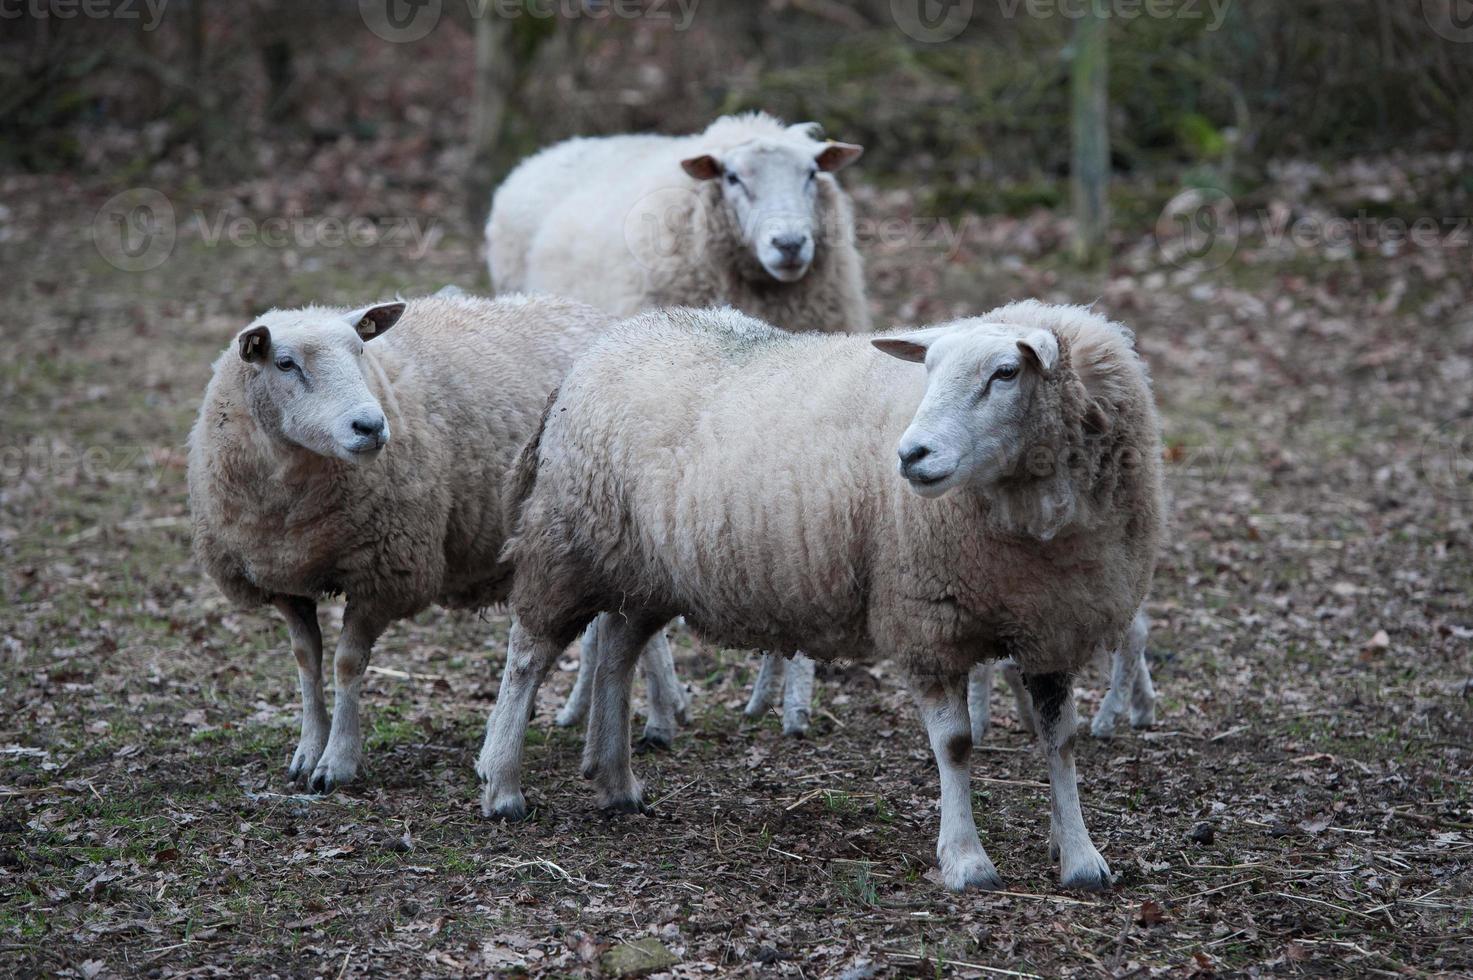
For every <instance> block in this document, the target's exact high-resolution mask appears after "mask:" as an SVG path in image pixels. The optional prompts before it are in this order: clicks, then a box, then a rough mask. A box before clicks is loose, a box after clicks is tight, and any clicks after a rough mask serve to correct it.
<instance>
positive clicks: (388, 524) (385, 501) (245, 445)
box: [189, 296, 612, 620]
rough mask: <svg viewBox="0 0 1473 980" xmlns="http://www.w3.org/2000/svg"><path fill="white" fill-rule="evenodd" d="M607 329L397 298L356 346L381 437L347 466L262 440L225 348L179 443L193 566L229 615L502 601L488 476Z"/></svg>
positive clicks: (536, 303) (585, 310) (507, 305)
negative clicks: (286, 601) (308, 606)
mask: <svg viewBox="0 0 1473 980" xmlns="http://www.w3.org/2000/svg"><path fill="white" fill-rule="evenodd" d="M611 320H612V318H611V317H609V316H608V315H607V314H605V313H603V312H600V311H598V310H595V309H593V308H591V307H587V306H584V305H582V304H579V303H574V302H570V301H567V300H561V299H555V298H551V297H519V296H512V297H505V298H502V299H499V300H496V301H487V300H481V299H473V298H429V299H421V300H414V301H411V302H410V303H409V305H408V308H407V309H406V310H405V312H404V314H403V316H402V317H401V318H400V320H399V322H398V323H397V324H396V325H395V326H394V328H393V330H391V331H390V332H389V333H387V334H385V335H384V336H383V337H381V338H378V339H376V340H374V341H373V342H372V343H369V344H367V345H366V346H365V350H364V355H363V357H364V362H365V374H366V375H367V377H368V379H369V388H370V390H371V391H372V392H373V394H374V396H375V397H376V398H377V399H378V400H379V403H380V404H381V405H382V407H383V409H384V412H385V414H386V416H387V418H388V423H389V429H390V431H391V432H392V433H393V436H392V439H391V441H390V443H389V445H388V446H387V447H385V449H384V451H383V452H382V453H381V454H380V456H379V458H378V459H376V460H373V461H372V462H369V463H365V464H359V465H354V464H350V463H347V462H344V461H341V460H338V459H335V458H327V457H323V456H320V455H317V454H314V453H311V452H309V451H307V450H305V449H302V448H300V447H297V446H293V445H290V444H288V443H285V442H284V441H282V440H280V439H276V438H273V437H272V436H271V435H270V434H269V433H268V430H267V429H265V428H263V426H262V425H261V423H260V418H261V412H262V411H263V407H262V406H256V407H255V409H254V410H253V407H252V405H251V404H250V397H249V394H248V388H249V380H250V378H251V376H252V368H251V367H250V366H249V365H247V364H245V363H244V362H242V361H241V359H240V357H239V356H238V355H237V352H236V348H235V346H234V345H232V346H231V347H230V348H229V349H228V350H227V351H226V352H225V353H224V354H222V355H221V356H220V358H219V359H218V360H217V361H216V362H215V366H214V377H213V378H212V379H211V381H210V384H209V387H208V388H207V390H206V393H205V400H204V405H203V407H202V408H201V410H200V414H199V419H198V421H197V422H196V423H195V426H194V429H193V431H192V432H191V433H190V439H189V441H190V450H189V498H190V508H191V511H192V513H193V515H194V550H195V554H196V556H197V558H198V560H199V561H200V562H201V564H202V565H203V566H204V568H205V570H206V571H207V572H208V573H209V575H210V577H211V578H213V579H214V580H215V581H216V582H217V583H218V584H219V586H220V588H221V589H222V590H223V591H224V592H225V594H226V595H227V596H228V597H229V598H231V599H232V600H234V601H235V602H237V603H241V604H244V605H261V604H264V603H267V602H269V601H270V600H271V598H272V597H273V596H274V595H289V596H303V597H310V598H317V597H320V596H325V595H329V594H335V593H343V594H346V595H347V596H348V597H349V599H351V600H352V601H353V602H355V603H359V604H363V603H369V604H373V605H375V606H378V607H379V608H380V610H381V612H382V614H383V616H384V617H385V619H386V620H391V619H397V618H402V617H405V616H409V615H412V614H414V613H416V612H418V611H419V610H421V609H423V608H425V607H426V606H428V605H430V604H431V603H435V602H438V603H441V604H443V605H448V606H468V607H479V606H485V605H489V604H492V603H494V602H498V601H501V600H503V599H505V597H506V593H507V590H508V588H509V586H510V573H511V568H510V566H509V565H507V564H505V563H502V562H500V561H499V560H498V556H499V554H500V552H501V549H502V546H503V544H504V542H505V539H506V528H505V526H504V524H503V512H504V507H503V504H502V500H501V486H502V481H503V478H504V476H505V474H506V471H507V470H508V468H509V467H510V465H511V463H512V461H513V460H514V459H515V457H516V454H517V452H518V451H519V450H520V448H521V446H522V444H523V443H524V442H525V441H526V440H527V438H528V436H529V435H530V434H531V432H532V431H533V430H534V429H535V427H536V425H537V420H538V416H539V414H540V412H541V410H542V408H543V405H544V403H545V402H546V399H547V394H548V392H549V391H551V390H552V389H553V388H554V386H556V384H557V383H558V381H559V380H560V379H561V377H562V375H563V373H564V372H565V371H566V370H567V368H568V365H569V364H570V363H572V360H573V358H574V357H575V356H576V355H577V354H579V353H581V352H582V351H583V350H585V349H586V348H587V347H588V346H589V345H590V344H591V343H592V342H593V340H594V339H595V338H596V337H597V336H598V335H599V333H600V332H601V331H602V330H603V329H604V328H605V327H607V326H608V325H609V323H610V322H611Z"/></svg>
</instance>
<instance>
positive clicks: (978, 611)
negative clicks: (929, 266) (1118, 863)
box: [477, 302, 1163, 890]
mask: <svg viewBox="0 0 1473 980" xmlns="http://www.w3.org/2000/svg"><path fill="white" fill-rule="evenodd" d="M873 344H874V345H875V346H876V347H878V348H880V349H881V350H882V351H885V352H887V353H889V354H892V355H894V356H895V357H897V358H901V359H902V360H906V361H924V362H925V371H924V372H922V371H920V370H919V369H917V368H916V367H915V366H914V365H910V364H905V363H902V362H901V361H897V360H891V359H887V358H884V357H880V356H877V355H876V354H875V352H874V351H873V350H871V349H870V342H869V340H868V339H860V338H857V337H826V336H819V335H813V334H808V335H792V334H786V333H783V332H781V331H778V330H775V329H773V328H771V327H768V326H766V325H764V324H761V323H758V322H757V321H754V320H752V319H750V318H749V317H745V316H742V315H741V314H738V313H737V312H735V311H732V310H704V311H696V310H669V311H661V312H657V313H650V314H645V315H642V316H638V317H635V318H633V319H631V320H629V321H626V322H625V323H623V324H621V325H620V326H619V327H616V328H615V329H614V330H612V331H611V332H610V333H609V334H608V335H607V336H606V337H605V338H604V339H603V340H601V341H600V342H599V343H598V344H597V345H596V346H595V347H594V348H593V349H592V350H591V351H590V352H589V353H588V354H587V355H586V356H585V357H583V358H582V359H580V361H579V362H578V363H577V364H576V365H575V366H574V368H573V369H572V371H571V372H570V373H569V375H568V377H567V378H566V379H565V380H564V382H563V385H562V386H561V390H560V393H559V394H558V395H557V396H556V398H555V400H554V402H553V404H551V405H550V406H549V411H548V412H547V413H544V422H543V425H542V427H541V428H540V430H539V433H538V434H537V435H534V437H533V439H532V441H531V442H529V444H528V445H527V447H526V448H525V449H524V450H523V453H522V457H521V459H520V460H519V461H518V463H517V474H518V488H517V491H516V493H515V496H516V497H517V498H518V499H520V500H521V501H522V503H521V516H520V523H519V524H518V525H517V529H516V531H515V532H514V534H513V537H512V539H511V540H510V541H509V542H508V545H507V551H506V556H507V558H508V559H509V560H510V561H512V563H513V564H514V565H515V568H516V583H515V585H514V586H513V590H512V596H511V599H510V600H509V602H510V605H511V607H512V609H513V610H514V612H515V614H516V617H517V625H516V626H515V627H514V628H513V630H512V634H511V639H510V642H509V649H508V654H507V667H506V676H505V678H504V680H503V686H502V694H501V697H500V699H499V700H498V701H497V703H496V705H495V707H494V709H493V710H492V712H491V716H490V718H489V719H488V722H487V737H486V742H485V744H484V746H483V748H482V752H481V756H480V760H479V761H478V764H477V770H478V772H479V774H480V775H481V777H482V778H483V779H485V780H486V785H485V787H484V789H483V793H482V808H483V811H484V812H485V813H486V814H488V815H517V814H518V813H519V812H520V811H521V810H522V809H523V808H524V803H523V801H522V793H521V787H520V762H521V752H522V742H523V733H524V730H525V727H526V718H527V710H528V708H529V706H530V705H531V703H532V699H533V698H534V697H535V693H536V689H537V685H538V683H540V681H541V679H542V677H543V676H544V674H545V673H546V670H547V668H548V665H549V664H551V663H552V661H553V659H554V658H555V657H556V656H557V654H558V652H559V651H560V650H561V649H562V647H563V645H564V644H565V643H566V642H567V641H568V640H569V639H571V637H573V636H574V635H576V633H577V632H578V630H579V629H581V628H582V627H583V625H584V624H585V623H587V622H588V620H589V619H590V618H591V617H592V616H594V615H595V614H596V613H599V612H601V611H613V610H617V611H618V613H619V615H617V616H608V617H605V618H604V619H603V620H601V623H602V626H601V629H603V630H604V631H605V632H604V635H603V637H602V638H601V650H600V653H599V666H598V675H597V679H596V684H595V690H594V696H593V705H592V708H591V709H590V720H589V731H588V738H587V741H586V743H585V748H584V773H585V775H586V776H588V777H589V778H591V779H592V780H593V781H594V785H595V788H596V791H597V797H598V801H599V803H600V804H601V805H603V806H605V807H609V808H612V809H615V810H634V809H639V808H642V807H643V802H642V797H641V788H640V784H639V782H638V781H637V780H636V779H635V777H634V774H633V772H632V770H631V769H630V765H629V737H628V725H629V722H628V698H629V681H630V673H631V669H632V666H633V663H634V661H635V659H636V658H637V656H638V651H639V648H640V647H641V646H642V645H643V643H644V641H645V639H646V638H647V637H648V636H650V635H651V634H652V633H654V632H655V631H657V630H658V629H659V628H660V626H661V625H662V624H663V623H665V622H667V621H668V620H669V619H670V618H672V617H673V616H675V615H677V614H683V615H684V616H685V618H686V621H687V622H688V623H689V624H690V626H691V627H692V628H693V629H694V630H695V631H696V632H697V633H699V634H701V635H704V636H706V637H707V638H709V639H710V640H712V641H713V642H715V643H719V644H721V645H723V646H728V647H737V648H743V647H745V648H751V649H762V648H766V649H778V650H784V649H787V650H791V649H803V650H805V651H807V652H809V653H811V654H813V655H814V656H816V657H817V658H819V659H830V658H840V657H842V658H854V659H861V660H863V659H873V658H878V657H881V656H889V657H891V658H892V659H893V660H894V661H895V662H896V663H897V664H899V665H900V666H901V668H902V669H903V670H904V671H905V672H906V673H907V674H908V675H909V677H910V679H911V683H912V686H913V689H914V692H915V696H916V699H917V702H918V704H919V707H920V713H921V717H922V719H923V721H924V723H925V727H926V731H927V734H928V736H929V739H930V743H931V748H932V750H933V752H934V754H935V757H936V761H937V765H938V767H939V769H940V774H941V833H940V836H939V839H938V843H937V856H938V859H939V865H940V870H941V874H942V877H943V879H944V881H945V883H946V884H947V885H948V886H949V887H951V888H953V889H958V890H960V889H964V888H968V887H980V888H996V887H999V885H1000V883H1001V882H1000V879H999V878H998V876H997V872H996V869H995V868H994V867H993V864H992V862H991V860H990V859H989V858H988V856H987V853H986V851H985V850H984V849H983V847H982V843H981V841H980V840H979V838H978V836H977V830H976V825H975V823H974V822H973V819H972V815H971V793H970V789H969V774H968V762H969V758H970V754H971V749H972V738H971V731H970V725H969V717H968V710H967V675H968V672H969V671H970V669H971V668H972V667H973V666H974V665H975V664H977V663H980V662H983V661H986V660H995V659H1001V658H1002V657H1004V656H1011V657H1012V658H1013V659H1014V661H1015V662H1016V663H1017V664H1018V666H1019V669H1020V670H1021V672H1022V679H1023V683H1024V684H1025V685H1026V686H1027V688H1028V690H1029V694H1030V696H1031V697H1032V700H1033V704H1034V705H1035V716H1036V721H1037V723H1038V725H1039V728H1040V732H1041V735H1040V741H1041V742H1042V744H1043V746H1044V749H1045V752H1046V755H1047V758H1048V767H1049V779H1050V785H1051V788H1052V814H1051V821H1050V840H1051V842H1052V845H1053V849H1054V852H1055V853H1056V854H1057V855H1058V857H1059V860H1060V865H1061V869H1060V870H1061V879H1062V881H1063V884H1064V885H1065V887H1077V888H1091V889H1099V888H1105V887H1108V885H1109V883H1110V872H1109V867H1108V866H1107V865H1106V863H1105V861H1104V859H1103V858H1102V857H1101V856H1100V854H1099V852H1098V851H1097V850H1096V849H1095V847H1094V844H1093V843H1092V842H1091V841H1090V838H1089V834H1088V832H1087V831H1086V830H1085V826H1084V821H1083V816H1082V813H1081V810H1080V805H1079V796H1078V787H1077V781H1076V776H1075V769H1074V755H1073V737H1074V729H1075V714H1074V702H1073V697H1072V692H1071V690H1070V675H1071V674H1072V673H1073V672H1075V671H1076V670H1078V669H1079V668H1080V667H1081V666H1082V665H1083V664H1084V663H1086V662H1087V661H1088V660H1089V658H1090V656H1091V655H1092V654H1093V652H1094V651H1095V649H1096V648H1097V647H1100V646H1102V645H1105V646H1114V645H1116V644H1118V643H1119V642H1120V641H1121V639H1122V638H1123V637H1124V634H1125V632H1126V630H1127V628H1128V627H1129V626H1130V624H1131V621H1132V619H1133V617H1134V616H1135V613H1136V610H1137V609H1138V608H1139V607H1140V604H1141V602H1142V600H1143V599H1144V598H1145V595H1146V591H1147V587H1148V585H1149V583H1150V579H1151V575H1152V572H1153V570H1154V567H1155V561H1156V553H1157V549H1158V546H1159V541H1160V538H1161V533H1162V511H1163V504H1162V498H1161V462H1160V431H1159V424H1158V422H1157V418H1156V412H1155V407H1154V404H1153V402H1152V396H1151V392H1150V386H1149V381H1148V378H1147V375H1146V372H1145V369H1144V366H1143V364H1142V363H1141V361H1140V359H1139V358H1138V357H1137V355H1136V353H1135V351H1134V349H1133V347H1132V339H1131V336H1130V334H1129V333H1128V332H1127V331H1125V330H1124V329H1123V328H1120V327H1118V326H1116V325H1114V324H1111V323H1109V322H1107V321H1106V320H1104V319H1103V318H1102V317H1100V316H1098V315H1096V314H1093V313H1091V312H1089V311H1088V310H1085V309H1081V308H1075V307H1050V306H1044V305H1042V304H1038V303H1034V302H1028V303H1020V304H1014V305H1011V306H1007V307H1004V308H1002V309H999V310H996V311H994V312H993V313H991V314H988V315H986V316H983V317H977V318H973V319H968V320H961V321H957V322H955V323H951V324H946V325H942V326H938V327H933V328H930V329H925V330H917V331H912V332H909V333H901V334H892V335H887V336H882V337H878V338H874V339H873ZM631 418H637V419H639V424H638V425H632V424H629V420H630V419H631ZM897 443H898V449H897V448H896V447H897ZM893 453H898V455H899V457H900V469H901V475H902V476H903V477H904V479H903V480H899V479H896V477H895V475H894V472H893V470H892V467H893V465H894V464H893V463H892V462H891V460H893V459H894V456H893V455H892V454H893Z"/></svg>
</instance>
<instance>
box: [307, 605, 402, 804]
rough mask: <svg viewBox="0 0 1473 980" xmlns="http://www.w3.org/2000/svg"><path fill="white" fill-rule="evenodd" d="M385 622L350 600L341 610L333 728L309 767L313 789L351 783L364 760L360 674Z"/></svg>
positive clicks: (335, 658) (326, 789) (323, 790)
mask: <svg viewBox="0 0 1473 980" xmlns="http://www.w3.org/2000/svg"><path fill="white" fill-rule="evenodd" d="M387 626H388V622H387V621H386V620H385V619H384V618H383V617H382V616H381V615H379V614H378V613H377V612H374V611H369V610H365V609H363V608H361V607H359V606H357V605H355V604H354V603H353V602H352V600H349V602H348V608H347V609H346V610H345V611H344V613H343V632H342V634H341V635H339V636H338V647H337V651H336V652H335V653H334V654H333V661H332V666H333V675H334V679H335V681H336V683H335V686H334V688H333V704H332V730H331V731H330V732H329V733H328V736H327V747H326V748H325V749H323V751H322V758H320V759H318V760H317V766H316V767H315V768H314V769H313V770H312V790H313V792H316V793H329V792H331V791H332V790H334V789H336V788H337V787H339V786H343V785H346V784H347V783H350V782H352V781H353V780H354V779H355V778H357V776H358V767H359V765H360V764H361V763H362V761H363V733H362V731H361V729H360V727H359V721H358V699H359V696H360V695H361V693H362V690H363V675H364V673H365V672H366V671H367V670H368V658H369V655H370V654H371V653H372V652H373V644H374V641H376V640H377V639H378V638H379V634H381V633H382V632H383V631H384V629H385V628H386V627H387Z"/></svg>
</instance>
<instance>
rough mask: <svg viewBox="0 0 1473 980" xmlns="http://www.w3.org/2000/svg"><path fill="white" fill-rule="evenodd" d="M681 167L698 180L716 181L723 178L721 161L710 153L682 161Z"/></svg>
mask: <svg viewBox="0 0 1473 980" xmlns="http://www.w3.org/2000/svg"><path fill="white" fill-rule="evenodd" d="M680 167H681V169H682V170H684V171H685V172H686V173H688V174H690V175H691V176H692V177H694V178H695V179H696V180H715V179H716V178H717V177H720V176H721V161H720V160H718V159H716V158H715V157H713V156H712V155H711V154H709V153H702V154H701V155H700V156H698V157H687V158H686V159H684V160H682V161H680Z"/></svg>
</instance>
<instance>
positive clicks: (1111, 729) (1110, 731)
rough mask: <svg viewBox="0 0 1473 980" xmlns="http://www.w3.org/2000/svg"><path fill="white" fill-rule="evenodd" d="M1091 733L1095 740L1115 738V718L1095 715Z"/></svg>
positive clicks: (1091, 724) (1101, 714) (1090, 729)
mask: <svg viewBox="0 0 1473 980" xmlns="http://www.w3.org/2000/svg"><path fill="white" fill-rule="evenodd" d="M1089 733H1090V734H1091V735H1093V736H1094V737H1095V738H1098V739H1103V740H1106V741H1108V740H1110V739H1112V738H1114V737H1115V719H1114V717H1108V718H1107V717H1105V715H1104V713H1103V712H1101V713H1100V714H1097V715H1095V719H1094V721H1092V722H1090V725H1089Z"/></svg>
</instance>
